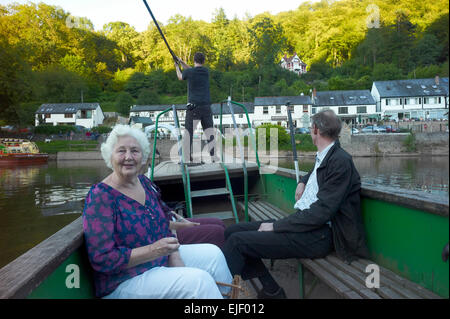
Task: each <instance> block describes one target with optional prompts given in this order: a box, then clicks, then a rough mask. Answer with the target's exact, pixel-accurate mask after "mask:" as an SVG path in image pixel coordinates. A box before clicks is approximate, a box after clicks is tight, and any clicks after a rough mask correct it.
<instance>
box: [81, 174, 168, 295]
mask: <svg viewBox="0 0 450 319" xmlns="http://www.w3.org/2000/svg"><path fill="white" fill-rule="evenodd" d="M139 180H140V181H141V184H142V186H143V187H144V190H145V194H146V195H145V206H142V205H141V204H140V203H139V202H137V201H135V200H134V199H132V198H130V197H128V196H126V195H124V194H123V193H121V192H119V191H118V190H116V189H114V188H112V187H111V186H109V185H107V184H105V183H98V184H95V185H93V186H92V187H91V189H90V191H89V193H88V195H87V197H86V203H85V206H84V211H83V229H84V238H85V243H86V247H87V252H88V256H89V261H90V263H91V265H92V267H93V269H94V279H95V288H96V295H97V297H103V296H106V295H108V294H110V293H111V292H113V291H114V289H116V288H117V286H118V285H119V284H120V283H122V282H123V281H125V280H127V279H130V278H132V277H134V276H137V275H139V274H142V273H143V272H145V271H147V270H149V269H151V268H153V267H158V266H166V265H167V261H168V257H167V256H163V257H160V258H158V259H155V260H153V261H151V262H148V263H144V264H140V265H138V266H135V267H132V268H129V269H127V265H128V262H129V260H130V255H131V250H132V249H133V248H137V247H141V246H145V245H149V244H152V243H154V242H156V241H157V240H159V239H161V238H164V237H169V236H174V235H173V234H172V233H171V231H170V230H169V220H168V219H167V217H166V214H165V212H166V210H167V209H168V208H167V206H166V205H165V204H164V203H163V202H162V201H161V200H160V194H159V191H158V188H157V187H156V185H152V182H151V181H150V180H149V179H148V178H147V177H145V176H143V175H140V176H139Z"/></svg>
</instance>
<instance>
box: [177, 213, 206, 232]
mask: <svg viewBox="0 0 450 319" xmlns="http://www.w3.org/2000/svg"><path fill="white" fill-rule="evenodd" d="M171 213H172V215H174V216H175V218H176V221H175V222H173V221H172V222H170V229H172V230H179V229H182V228H186V227H193V226H198V225H200V223H195V222H191V221H190V220H187V219H186V218H184V217H183V216H180V215H178V214H177V213H175V212H174V211H172V212H171Z"/></svg>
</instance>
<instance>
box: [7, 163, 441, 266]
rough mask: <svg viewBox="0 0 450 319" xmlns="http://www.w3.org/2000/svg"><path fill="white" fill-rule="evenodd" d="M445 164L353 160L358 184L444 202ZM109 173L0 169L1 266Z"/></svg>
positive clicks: (66, 216)
mask: <svg viewBox="0 0 450 319" xmlns="http://www.w3.org/2000/svg"><path fill="white" fill-rule="evenodd" d="M448 160H449V158H448V156H444V157H385V158H369V157H361V158H354V162H355V165H356V167H357V169H358V171H359V173H360V175H361V179H362V182H363V185H374V186H377V187H381V188H383V189H389V188H390V187H391V188H395V189H396V190H397V191H398V189H399V188H400V189H403V190H404V191H405V192H406V193H407V192H416V194H417V192H419V193H420V194H423V197H426V198H429V199H432V200H435V201H438V202H446V203H448V195H449V163H448ZM279 166H280V167H288V168H294V165H293V163H292V161H291V160H286V159H280V160H279ZM312 167H313V158H300V170H303V171H308V170H310V169H311V168H312ZM109 173H110V170H109V169H108V168H106V166H105V164H104V163H103V161H79V162H72V161H70V162H49V163H48V164H46V165H40V166H28V167H17V168H0V267H2V266H4V265H6V264H7V263H9V262H11V261H12V260H14V259H15V258H17V257H18V256H20V255H21V254H23V253H25V252H26V251H27V250H29V249H30V248H32V247H34V246H35V245H36V244H38V243H39V242H41V241H43V240H44V239H46V238H47V237H49V236H51V235H52V234H54V233H55V232H57V231H58V230H59V229H61V228H62V227H64V226H65V225H67V224H69V223H70V222H71V221H73V220H75V219H76V218H78V217H79V216H80V213H81V211H82V209H83V205H84V199H85V197H86V194H87V192H88V191H89V188H90V187H91V185H92V184H94V183H97V182H99V181H101V180H102V179H103V178H104V177H106V176H107V175H108V174H109Z"/></svg>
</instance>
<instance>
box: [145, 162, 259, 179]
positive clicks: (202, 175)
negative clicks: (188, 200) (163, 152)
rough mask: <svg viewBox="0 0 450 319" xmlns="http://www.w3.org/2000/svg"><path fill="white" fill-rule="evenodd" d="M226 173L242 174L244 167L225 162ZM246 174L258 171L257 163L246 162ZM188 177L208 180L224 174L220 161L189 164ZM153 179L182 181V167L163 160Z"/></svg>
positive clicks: (240, 164)
mask: <svg viewBox="0 0 450 319" xmlns="http://www.w3.org/2000/svg"><path fill="white" fill-rule="evenodd" d="M226 167H227V169H228V173H229V175H230V177H236V176H243V174H244V169H243V167H242V163H240V162H237V161H236V162H235V163H226ZM246 167H247V173H248V175H256V174H258V173H259V169H258V165H257V164H256V163H253V162H246ZM188 170H189V177H190V179H191V180H195V181H199V180H210V179H215V178H221V177H223V176H225V173H224V169H223V167H222V164H221V163H205V164H199V165H196V166H189V167H188ZM150 174H151V170H150V169H149V170H148V176H149V177H150ZM153 179H154V180H155V181H159V182H161V181H168V182H169V181H170V182H175V183H178V182H182V180H183V176H182V169H181V165H180V164H178V163H175V162H172V161H164V162H161V163H159V164H158V165H157V166H156V167H155V169H154V172H153Z"/></svg>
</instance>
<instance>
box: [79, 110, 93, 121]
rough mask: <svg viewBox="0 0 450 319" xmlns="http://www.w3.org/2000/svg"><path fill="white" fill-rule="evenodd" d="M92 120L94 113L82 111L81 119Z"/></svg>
mask: <svg viewBox="0 0 450 319" xmlns="http://www.w3.org/2000/svg"><path fill="white" fill-rule="evenodd" d="M90 118H92V111H90V110H89V111H88V110H81V116H80V119H90Z"/></svg>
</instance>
